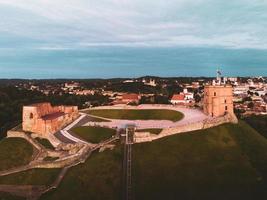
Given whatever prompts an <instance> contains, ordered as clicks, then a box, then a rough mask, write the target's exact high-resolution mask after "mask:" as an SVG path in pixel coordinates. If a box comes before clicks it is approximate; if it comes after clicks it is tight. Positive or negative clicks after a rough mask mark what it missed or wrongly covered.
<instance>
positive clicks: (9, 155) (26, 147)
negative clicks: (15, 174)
mask: <svg viewBox="0 0 267 200" xmlns="http://www.w3.org/2000/svg"><path fill="white" fill-rule="evenodd" d="M0 152H1V153H0V170H6V169H10V168H13V167H18V166H21V165H25V164H28V163H29V162H30V161H31V157H32V154H33V147H32V145H31V144H29V143H28V142H27V141H26V140H24V139H22V138H5V139H2V140H1V141H0Z"/></svg>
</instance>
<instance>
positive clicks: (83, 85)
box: [2, 76, 267, 116]
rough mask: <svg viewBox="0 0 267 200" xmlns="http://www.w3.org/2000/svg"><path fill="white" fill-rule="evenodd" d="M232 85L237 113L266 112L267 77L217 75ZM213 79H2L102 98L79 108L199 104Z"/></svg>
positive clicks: (21, 85)
mask: <svg viewBox="0 0 267 200" xmlns="http://www.w3.org/2000/svg"><path fill="white" fill-rule="evenodd" d="M218 78H219V79H220V81H221V82H222V83H227V84H231V85H232V86H233V91H234V99H233V101H234V108H235V113H236V115H237V116H247V115H252V114H256V115H258V114H267V78H265V77H261V76H259V77H246V78H241V77H220V76H219V77H217V79H218ZM212 80H213V78H160V77H141V78H133V79H106V80H105V79H99V80H51V81H49V80H13V81H11V80H5V81H4V80H2V81H4V82H6V83H8V84H9V85H10V84H11V85H14V86H15V87H17V88H22V89H27V90H29V91H38V92H41V93H43V94H44V95H47V96H49V95H66V94H68V95H75V96H91V97H93V96H98V97H99V98H103V99H104V100H103V101H100V102H99V101H98V100H97V98H96V99H94V100H88V101H84V102H83V104H82V105H80V107H82V108H86V107H92V106H100V105H117V104H129V105H137V104H175V105H184V106H189V107H195V106H196V107H201V105H202V104H201V99H202V98H203V91H204V85H205V84H208V83H211V82H212Z"/></svg>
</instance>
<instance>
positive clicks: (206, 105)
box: [203, 84, 235, 117]
mask: <svg viewBox="0 0 267 200" xmlns="http://www.w3.org/2000/svg"><path fill="white" fill-rule="evenodd" d="M203 111H204V113H205V114H207V115H210V116H212V117H219V116H223V115H225V114H227V113H228V114H230V115H231V116H235V115H234V106H233V87H232V86H231V85H221V84H217V85H216V84H213V85H206V86H205V88H204V102H203Z"/></svg>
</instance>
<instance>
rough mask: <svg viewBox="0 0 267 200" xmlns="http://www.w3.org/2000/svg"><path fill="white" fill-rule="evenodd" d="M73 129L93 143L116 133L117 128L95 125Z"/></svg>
mask: <svg viewBox="0 0 267 200" xmlns="http://www.w3.org/2000/svg"><path fill="white" fill-rule="evenodd" d="M71 131H73V132H74V133H75V134H76V135H78V136H79V137H81V138H82V139H84V140H86V141H88V142H92V143H99V142H101V141H103V140H106V139H108V138H110V137H112V135H115V134H116V130H114V129H110V128H102V127H93V126H79V127H75V128H73V129H71Z"/></svg>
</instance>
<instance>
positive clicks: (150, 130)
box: [136, 128, 162, 135]
mask: <svg viewBox="0 0 267 200" xmlns="http://www.w3.org/2000/svg"><path fill="white" fill-rule="evenodd" d="M161 131H162V129H160V128H150V129H138V130H136V132H149V133H152V134H156V135H158V134H160V132H161Z"/></svg>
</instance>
